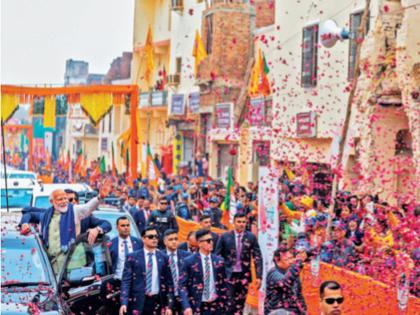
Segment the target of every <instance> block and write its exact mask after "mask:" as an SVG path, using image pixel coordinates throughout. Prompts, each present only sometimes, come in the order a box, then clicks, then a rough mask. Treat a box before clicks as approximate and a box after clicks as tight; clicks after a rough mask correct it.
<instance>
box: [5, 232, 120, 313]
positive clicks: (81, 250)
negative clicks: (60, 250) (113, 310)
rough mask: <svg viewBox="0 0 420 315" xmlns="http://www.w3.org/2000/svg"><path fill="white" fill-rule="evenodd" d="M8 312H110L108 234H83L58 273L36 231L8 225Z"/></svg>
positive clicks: (6, 281) (6, 303) (6, 262)
mask: <svg viewBox="0 0 420 315" xmlns="http://www.w3.org/2000/svg"><path fill="white" fill-rule="evenodd" d="M2 234H3V235H2V250H1V251H2V254H1V260H2V277H1V285H2V289H1V297H2V299H1V302H2V314H28V313H29V314H51V315H52V314H70V313H74V314H107V313H108V305H107V304H108V303H109V302H110V301H106V294H107V293H106V288H107V285H108V283H109V282H110V281H112V278H113V275H112V268H111V259H110V256H109V251H108V247H107V244H106V243H107V241H106V240H105V238H102V239H98V240H97V241H96V243H95V244H93V245H89V244H88V242H87V236H86V234H82V235H79V236H78V237H77V239H76V242H75V243H74V244H73V246H72V247H71V248H70V250H69V251H68V253H67V256H66V259H65V263H64V266H63V268H62V270H61V272H60V274H59V275H57V276H55V275H54V272H53V271H52V267H51V265H50V262H49V260H48V256H47V253H46V251H45V249H44V247H43V245H42V241H41V240H40V238H39V237H38V236H37V235H36V233H32V234H29V235H27V236H23V235H21V234H19V232H17V231H8V230H6V231H2Z"/></svg>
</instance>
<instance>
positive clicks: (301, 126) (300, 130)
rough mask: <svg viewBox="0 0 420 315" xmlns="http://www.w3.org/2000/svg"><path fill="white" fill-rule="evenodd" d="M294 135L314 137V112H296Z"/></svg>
mask: <svg viewBox="0 0 420 315" xmlns="http://www.w3.org/2000/svg"><path fill="white" fill-rule="evenodd" d="M296 135H297V136H298V137H300V138H313V137H316V113H315V112H312V111H311V112H304V113H298V114H296Z"/></svg>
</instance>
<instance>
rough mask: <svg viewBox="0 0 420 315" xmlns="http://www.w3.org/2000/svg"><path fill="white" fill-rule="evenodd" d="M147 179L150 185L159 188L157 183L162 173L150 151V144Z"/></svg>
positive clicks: (148, 147) (148, 145) (148, 148)
mask: <svg viewBox="0 0 420 315" xmlns="http://www.w3.org/2000/svg"><path fill="white" fill-rule="evenodd" d="M146 163H147V164H146V165H147V178H148V179H149V181H150V183H151V184H152V185H153V186H155V187H157V182H158V179H159V177H160V171H159V168H158V167H157V165H156V163H155V160H154V159H153V156H152V151H151V150H150V144H147V162H146Z"/></svg>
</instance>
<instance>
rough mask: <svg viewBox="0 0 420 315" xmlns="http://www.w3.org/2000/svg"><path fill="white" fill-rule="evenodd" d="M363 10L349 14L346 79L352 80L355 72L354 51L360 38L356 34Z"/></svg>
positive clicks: (355, 51)
mask: <svg viewBox="0 0 420 315" xmlns="http://www.w3.org/2000/svg"><path fill="white" fill-rule="evenodd" d="M362 16H363V11H359V12H355V13H353V14H351V15H350V39H349V61H348V74H347V79H348V80H349V81H352V80H353V78H354V75H355V73H356V69H355V66H356V53H357V46H358V43H359V42H360V40H361V39H362V38H359V37H358V36H359V35H358V30H359V26H360V23H361V22H362ZM366 23H367V30H369V18H368V19H367V22H366Z"/></svg>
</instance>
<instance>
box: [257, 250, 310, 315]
mask: <svg viewBox="0 0 420 315" xmlns="http://www.w3.org/2000/svg"><path fill="white" fill-rule="evenodd" d="M307 258H308V257H307V254H306V252H305V251H302V252H300V253H298V254H297V255H296V256H295V257H293V254H292V251H291V250H290V249H289V248H288V247H287V246H286V245H283V244H282V245H280V247H279V248H278V249H277V250H276V251H275V252H274V258H273V260H274V264H275V266H274V267H273V268H271V270H270V271H269V272H268V274H267V278H266V296H265V301H264V314H265V315H269V314H271V313H272V312H274V311H279V310H282V311H287V312H291V313H292V314H295V315H303V314H306V304H305V300H304V298H303V295H302V285H301V282H300V280H299V273H300V271H301V270H302V267H303V263H304V262H305V261H306V260H307Z"/></svg>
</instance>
